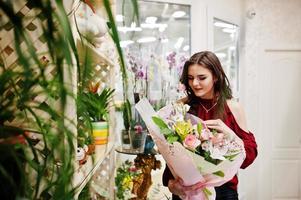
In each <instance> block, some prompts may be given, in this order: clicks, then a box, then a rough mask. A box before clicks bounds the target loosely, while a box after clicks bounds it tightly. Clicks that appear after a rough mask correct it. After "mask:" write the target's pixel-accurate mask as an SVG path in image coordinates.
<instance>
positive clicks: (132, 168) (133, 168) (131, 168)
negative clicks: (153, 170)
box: [129, 166, 137, 172]
mask: <svg viewBox="0 0 301 200" xmlns="http://www.w3.org/2000/svg"><path fill="white" fill-rule="evenodd" d="M129 172H137V168H136V167H135V166H131V167H130V168H129Z"/></svg>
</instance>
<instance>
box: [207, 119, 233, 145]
mask: <svg viewBox="0 0 301 200" xmlns="http://www.w3.org/2000/svg"><path fill="white" fill-rule="evenodd" d="M204 123H205V124H206V126H207V127H208V128H209V129H215V130H216V131H217V133H221V134H224V135H225V137H226V138H229V139H230V140H233V139H234V137H236V134H235V133H234V131H232V129H230V128H229V127H228V126H227V125H226V124H225V123H224V122H223V121H222V120H220V119H212V120H206V121H204Z"/></svg>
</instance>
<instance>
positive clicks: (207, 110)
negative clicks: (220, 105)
mask: <svg viewBox="0 0 301 200" xmlns="http://www.w3.org/2000/svg"><path fill="white" fill-rule="evenodd" d="M200 104H201V106H202V107H203V108H204V110H205V111H206V113H208V112H209V111H210V110H212V109H213V108H214V107H215V106H216V105H217V102H215V104H213V106H211V107H210V108H208V109H207V108H206V107H205V106H204V105H203V104H202V103H201V102H200Z"/></svg>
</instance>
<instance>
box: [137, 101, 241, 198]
mask: <svg viewBox="0 0 301 200" xmlns="http://www.w3.org/2000/svg"><path fill="white" fill-rule="evenodd" d="M135 107H136V109H137V110H138V112H139V113H140V115H141V117H142V119H143V120H144V122H145V124H146V126H147V127H148V129H149V130H150V134H151V136H152V138H153V140H154V142H155V143H156V145H157V147H158V150H159V152H160V153H161V155H162V156H163V158H164V160H165V161H166V163H167V165H168V166H169V168H170V170H171V172H172V174H173V176H174V177H175V178H176V177H180V178H181V179H182V180H183V182H184V185H185V186H190V185H194V184H196V183H198V182H205V184H204V187H206V188H207V189H208V190H209V191H210V192H211V193H212V195H210V196H208V198H209V199H210V200H211V199H212V200H214V199H215V190H214V187H215V186H220V185H222V184H224V183H226V182H228V181H229V180H231V179H232V178H233V176H234V175H235V174H236V173H237V171H238V170H239V168H240V166H241V164H242V162H243V161H244V159H245V151H244V150H242V151H241V152H240V153H239V154H238V155H237V156H236V157H235V159H234V160H233V161H229V160H225V161H222V162H221V163H220V164H218V165H214V164H212V163H210V162H208V161H206V160H204V158H203V157H202V156H200V155H198V154H195V153H193V152H191V151H189V150H187V149H186V148H185V147H184V146H183V145H182V144H180V143H179V142H174V143H173V144H169V143H168V142H167V140H166V139H165V138H164V136H163V135H162V134H161V133H160V129H159V128H158V127H157V125H156V124H154V122H153V120H152V117H153V116H159V117H161V118H162V119H163V120H164V118H165V116H167V115H168V114H169V112H171V109H170V108H171V106H170V105H168V106H165V107H164V108H162V109H161V110H160V111H159V112H158V113H156V112H155V111H154V109H153V108H152V106H151V105H150V103H149V101H148V100H147V99H146V98H144V99H142V100H140V101H139V102H138V103H137V104H136V106H135ZM187 117H188V118H189V119H191V122H192V123H193V124H194V123H197V122H199V121H201V120H200V119H199V118H197V117H195V116H192V115H189V114H188V115H187V116H186V118H187ZM234 140H235V141H236V142H237V143H238V144H239V145H241V146H242V147H243V141H242V140H241V139H240V138H239V137H237V136H236V137H235V138H234ZM242 149H244V148H242ZM200 168H201V170H199V169H200ZM216 171H223V172H224V174H225V176H224V177H220V176H216V175H214V174H212V173H213V172H216ZM202 199H207V197H206V195H205V194H204V192H203V190H200V191H199V193H198V194H196V195H191V194H187V195H186V197H185V200H202Z"/></svg>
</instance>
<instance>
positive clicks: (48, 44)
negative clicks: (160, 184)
mask: <svg viewBox="0 0 301 200" xmlns="http://www.w3.org/2000/svg"><path fill="white" fill-rule="evenodd" d="M25 2H26V4H24V6H27V10H31V9H34V10H35V12H31V14H33V15H30V16H25V15H26V13H22V12H19V11H18V10H17V11H16V10H14V6H13V5H12V4H13V3H15V2H14V1H5V0H0V11H1V20H0V27H1V30H2V31H3V30H6V31H7V32H12V33H13V40H14V44H12V46H10V48H9V47H8V48H6V47H5V46H1V58H0V83H1V84H0V92H1V94H2V95H1V97H0V149H1V155H7V156H5V157H4V156H1V159H0V184H1V187H0V188H1V191H0V193H1V196H2V197H3V198H5V199H16V198H25V199H73V197H74V194H75V189H76V188H74V187H73V186H71V184H70V183H71V182H72V178H73V175H74V157H75V146H74V144H75V143H74V140H75V139H76V138H75V135H76V134H74V132H75V131H74V129H76V126H77V125H76V123H74V121H73V119H72V118H73V117H74V115H76V113H69V112H68V106H69V104H70V102H72V101H75V99H76V96H75V95H74V92H73V91H72V89H70V84H65V83H66V77H72V73H73V70H74V68H76V69H77V75H76V76H77V79H78V81H79V82H81V81H84V80H85V78H86V74H85V71H86V70H85V68H86V69H88V68H90V67H91V65H90V64H89V62H88V63H87V65H85V66H83V65H84V64H81V63H80V62H79V57H78V52H77V48H76V44H75V42H74V41H75V40H74V38H73V34H72V28H71V25H70V22H69V19H68V14H69V13H66V11H65V9H64V6H63V2H62V1H60V0H55V1H50V0H45V1H35V0H28V1H25ZM132 2H133V3H136V1H132ZM103 3H104V5H105V8H106V12H107V14H108V17H109V19H108V20H109V24H110V27H111V29H110V35H111V36H112V38H113V41H114V42H115V44H116V48H117V51H118V54H119V56H120V66H121V71H122V74H123V77H124V79H123V80H126V72H125V70H124V69H125V65H124V62H123V56H122V50H121V48H120V44H119V38H118V34H117V28H116V25H115V23H114V19H113V15H112V10H111V7H110V1H109V0H103ZM54 4H55V5H54ZM54 7H55V8H56V9H53V8H54ZM24 10H26V9H24ZM28 17H33V19H36V20H35V21H33V22H34V23H32V24H29V25H28V26H26V27H25V23H24V21H26V20H28ZM2 20H3V21H2ZM29 21H30V20H29ZM36 27H41V28H40V30H39V32H41V33H42V34H41V35H40V37H39V41H40V42H42V43H43V44H44V45H43V52H41V51H39V49H41V47H39V48H37V47H36V46H35V45H37V44H36V43H35V42H36V41H34V40H33V38H31V35H30V31H33V30H34V29H35V28H36ZM26 29H28V30H26ZM3 33H5V31H4V32H3ZM1 39H2V40H4V39H5V37H2V35H1ZM38 45H39V44H38ZM44 46H45V48H44ZM11 47H14V48H13V50H14V53H15V54H16V56H17V58H18V59H16V62H15V63H14V66H10V65H9V66H8V65H7V63H6V58H7V56H3V53H7V54H8V53H10V52H11ZM2 48H5V50H4V51H2V50H3V49H2ZM41 58H42V59H41ZM15 66H16V67H15ZM83 68H84V69H83ZM49 71H50V73H49ZM50 74H51V75H50ZM49 75H50V76H49ZM125 85H126V81H125ZM81 94H82V93H81V91H80V89H79V93H78V95H81ZM40 95H42V96H43V97H44V98H43V100H45V101H42V102H41V101H38V100H37V99H36V98H35V97H37V96H40ZM125 99H127V98H126V96H125ZM39 100H41V99H39ZM41 113H42V114H41ZM16 118H18V119H20V121H21V122H20V121H19V123H15V124H13V123H11V122H14V119H16ZM29 132H31V133H35V134H36V135H37V136H38V138H39V139H38V140H39V141H40V142H41V143H42V144H41V145H40V146H39V147H37V146H36V142H34V141H35V140H36V139H34V138H32V137H31V136H29V135H28V134H27V133H29ZM15 136H18V137H19V136H22V137H21V138H23V139H22V140H23V142H21V143H20V142H13V143H11V142H7V141H16V138H15ZM10 139H12V140H10ZM24 141H25V144H24ZM38 145H39V143H38ZM6 158H7V159H6ZM8 160H9V161H10V162H7V161H8ZM11 166H13V167H15V168H12V167H11ZM11 169H16V170H14V171H13V172H12V171H11ZM15 176H17V178H16V177H15ZM2 186H3V187H2Z"/></svg>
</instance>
